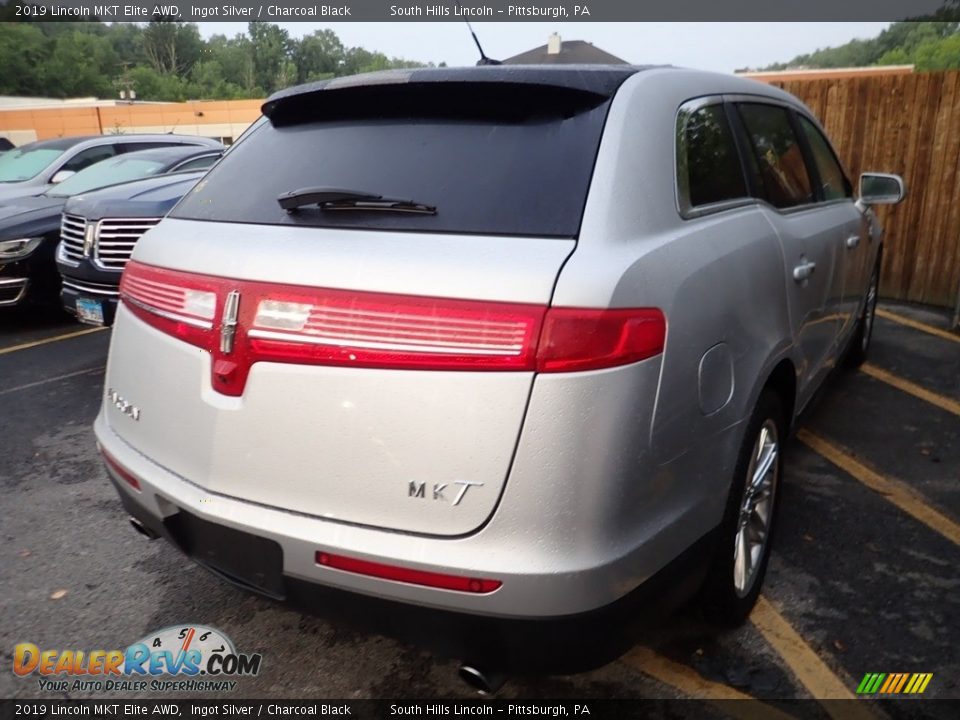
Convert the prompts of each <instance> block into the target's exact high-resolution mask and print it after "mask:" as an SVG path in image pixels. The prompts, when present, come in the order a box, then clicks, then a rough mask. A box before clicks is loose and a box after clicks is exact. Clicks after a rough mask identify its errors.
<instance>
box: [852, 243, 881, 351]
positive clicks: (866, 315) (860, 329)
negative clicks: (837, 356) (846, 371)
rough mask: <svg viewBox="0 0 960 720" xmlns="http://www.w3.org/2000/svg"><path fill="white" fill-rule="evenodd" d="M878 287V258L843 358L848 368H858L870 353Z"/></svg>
mask: <svg viewBox="0 0 960 720" xmlns="http://www.w3.org/2000/svg"><path fill="white" fill-rule="evenodd" d="M879 289H880V259H879V258H877V264H876V265H874V267H873V273H872V274H871V275H870V284H869V285H868V286H867V299H866V302H864V304H863V312H862V313H860V320H858V321H857V330H856V332H855V333H854V334H853V340H851V342H850V349H849V350H848V351H847V356H846V357H845V358H844V365H846V366H847V367H848V368H858V367H860V366H861V365H863V363H865V362H866V361H867V355H868V354H869V353H870V339H871V337H873V324H874V323H873V320H874V318H875V317H876V313H877V297H878V294H879Z"/></svg>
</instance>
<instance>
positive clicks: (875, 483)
mask: <svg viewBox="0 0 960 720" xmlns="http://www.w3.org/2000/svg"><path fill="white" fill-rule="evenodd" d="M797 438H798V439H799V440H800V441H801V442H802V443H804V444H806V445H807V446H809V447H810V448H811V449H812V450H813V451H814V452H816V453H819V454H820V455H822V456H823V457H825V458H826V459H827V460H829V461H830V462H832V463H833V464H834V465H836V466H837V467H838V468H840V469H841V470H844V471H846V472H847V473H849V474H850V475H852V476H853V477H854V478H856V479H857V480H859V481H860V482H861V483H863V484H864V485H866V486H867V487H868V488H870V489H871V490H873V491H874V492H876V493H879V494H880V495H882V496H883V497H884V498H886V499H887V500H889V501H890V502H892V503H893V504H894V505H896V506H897V507H898V508H900V509H901V510H903V511H904V512H905V513H907V514H909V515H912V516H913V517H914V518H916V519H917V520H919V521H920V522H922V523H923V524H924V525H926V526H927V527H929V528H931V529H932V530H936V531H937V532H938V533H940V534H941V535H943V536H944V537H945V538H947V540H950V541H951V542H952V543H954V544H955V545H960V525H958V524H957V523H956V522H955V521H954V520H951V519H950V518H949V517H947V516H946V515H944V514H943V513H941V512H939V511H938V510H934V509H933V508H932V507H930V506H929V505H928V504H927V503H926V501H925V500H924V499H923V498H922V497H921V496H920V495H918V494H917V493H916V492H915V491H914V490H913V488H911V487H910V486H909V485H907V484H906V483H903V482H901V481H900V480H894V479H893V478H889V477H886V476H884V475H881V474H880V473H878V472H877V471H876V470H873V469H872V468H869V467H867V466H866V465H864V464H863V463H862V462H860V461H859V460H857V459H855V458H854V457H853V455H852V453H850V452H849V451H848V450H846V449H844V448H842V447H840V446H839V445H834V444H833V443H831V442H829V441H827V440H824V439H823V438H821V437H819V436H817V435H814V434H813V433H812V432H810V431H809V430H806V429H803V428H801V429H800V430H798V431H797Z"/></svg>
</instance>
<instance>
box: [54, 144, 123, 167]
mask: <svg viewBox="0 0 960 720" xmlns="http://www.w3.org/2000/svg"><path fill="white" fill-rule="evenodd" d="M116 154H117V149H116V147H114V146H113V145H98V146H97V147H92V148H88V149H87V150H82V151H80V152H78V153H77V154H76V155H74V156H73V157H72V158H70V159H69V160H67V162H65V163H64V164H63V167H62V168H60V169H61V170H72V171H73V172H80V171H81V170H83V169H84V168H88V167H90V166H91V165H95V164H96V163H98V162H100V161H102V160H106V159H107V158H112V157H113V156H114V155H116Z"/></svg>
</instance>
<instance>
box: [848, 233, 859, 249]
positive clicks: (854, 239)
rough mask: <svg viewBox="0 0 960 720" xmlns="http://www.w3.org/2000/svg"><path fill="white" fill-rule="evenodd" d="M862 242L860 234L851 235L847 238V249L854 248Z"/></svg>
mask: <svg viewBox="0 0 960 720" xmlns="http://www.w3.org/2000/svg"><path fill="white" fill-rule="evenodd" d="M859 244H860V236H859V235H851V236H850V237H848V238H847V250H853V249H854V248H855V247H856V246H857V245H859Z"/></svg>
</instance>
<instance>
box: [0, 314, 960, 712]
mask: <svg viewBox="0 0 960 720" xmlns="http://www.w3.org/2000/svg"><path fill="white" fill-rule="evenodd" d="M947 318H948V313H946V312H942V313H941V312H939V311H931V310H929V309H922V308H914V307H910V306H898V305H889V304H888V305H885V306H884V309H883V316H881V317H880V318H878V320H877V326H876V330H875V335H874V346H873V349H872V353H871V359H870V363H869V364H868V365H867V366H866V367H865V368H864V369H862V370H860V371H853V372H850V371H843V372H837V373H836V374H835V376H834V377H833V378H832V379H831V380H830V381H829V383H828V385H827V387H826V388H825V389H824V391H823V392H822V393H821V394H820V397H819V398H818V399H817V401H816V403H815V405H814V407H813V408H812V409H811V410H810V411H809V412H808V414H807V416H806V417H805V418H804V421H803V430H801V432H800V433H799V436H798V438H797V439H795V440H793V441H792V442H791V443H790V446H789V448H788V453H789V455H788V459H787V469H786V477H785V480H784V484H783V499H782V514H781V517H780V525H779V529H778V536H777V538H776V545H775V548H774V554H773V556H772V559H771V563H770V568H769V572H768V575H767V579H766V584H765V590H764V596H763V598H762V601H761V603H760V605H759V606H758V608H757V610H756V611H755V613H754V615H753V616H752V618H751V621H750V622H748V623H747V624H746V625H744V626H743V627H742V628H739V629H737V630H732V631H722V632H721V631H717V630H716V629H714V628H711V627H709V626H707V625H705V624H704V623H703V622H702V621H701V620H700V618H699V617H698V614H697V613H696V611H695V610H694V609H683V610H680V611H679V612H678V613H677V614H676V615H674V616H673V617H671V618H670V619H669V620H668V621H666V622H665V623H663V624H662V625H661V626H659V627H657V628H656V629H654V630H651V631H650V632H649V633H648V634H647V635H645V637H644V638H643V640H642V642H641V643H640V644H639V645H638V646H637V647H636V648H634V649H633V650H632V651H630V652H628V653H627V654H626V655H624V656H623V657H622V658H620V659H619V660H617V661H615V662H613V663H611V664H609V665H607V666H605V667H603V668H601V669H599V670H596V671H593V672H589V673H584V674H580V675H574V676H563V677H542V676H541V677H537V676H530V677H515V678H511V679H510V680H509V681H508V682H507V683H506V685H505V686H504V687H503V689H502V690H501V691H500V693H499V695H500V697H504V698H511V697H523V698H641V697H642V698H691V697H692V698H700V699H701V700H711V699H729V698H742V697H753V698H759V699H761V700H764V701H766V702H767V703H768V707H769V709H770V712H771V713H774V714H775V713H776V712H781V711H782V710H783V708H782V706H781V705H778V703H779V702H780V701H781V700H785V699H792V698H818V699H824V698H830V697H837V698H851V697H854V696H855V693H856V689H857V686H858V684H860V682H861V679H862V678H863V677H864V675H865V674H866V673H874V672H878V673H879V672H883V673H900V672H906V673H933V677H932V679H931V680H930V682H929V685H928V687H927V688H926V690H925V692H924V695H923V699H935V698H941V699H943V698H952V699H960V550H958V542H960V525H958V523H960V336H953V339H951V333H948V332H946V331H945V328H946V324H947ZM938 329H939V332H937V330H938ZM109 342H110V331H109V330H91V329H90V328H86V327H84V326H81V325H77V324H76V323H75V322H73V321H72V320H70V319H69V318H66V317H62V316H59V315H58V314H51V315H49V316H46V317H35V316H31V315H29V314H20V315H18V316H14V317H11V316H9V315H8V316H4V317H0V490H2V501H0V538H2V541H3V542H2V544H0V558H2V560H0V588H2V591H0V697H5V698H9V697H16V698H38V697H60V698H63V697H74V698H81V699H82V698H89V697H95V696H97V693H83V692H69V691H68V692H60V693H52V694H51V693H50V692H49V691H47V692H44V691H42V690H41V689H40V688H39V686H38V682H37V678H36V676H33V677H28V678H18V677H15V676H14V674H13V673H12V672H11V666H12V661H13V658H12V654H13V647H14V645H16V644H17V643H23V642H32V643H35V644H36V645H38V646H40V647H46V648H61V649H63V648H88V649H110V648H122V647H126V646H127V645H129V644H130V643H131V642H133V641H135V640H137V639H139V638H141V637H143V636H145V635H146V634H147V633H149V632H151V631H155V630H158V629H159V628H164V627H167V626H171V625H177V624H182V623H201V624H204V625H209V626H213V627H216V628H219V629H220V630H222V631H224V632H225V633H226V634H227V635H229V636H230V637H231V638H232V639H233V641H234V643H235V644H236V646H237V648H238V649H240V650H242V651H244V652H257V653H262V655H263V658H264V666H263V670H262V671H261V672H260V674H259V675H258V676H257V677H255V678H247V679H244V680H243V681H242V682H241V684H240V687H239V688H238V689H237V690H236V691H235V692H233V693H231V694H230V695H229V697H231V698H242V697H251V698H252V697H259V698H264V697H276V698H354V699H358V698H403V697H407V698H424V697H443V698H473V697H475V693H474V691H472V690H471V689H470V688H468V687H467V686H466V685H464V684H462V683H461V682H460V681H459V680H458V679H457V673H456V670H457V664H456V663H455V662H454V661H452V660H444V659H439V658H436V657H433V656H431V655H430V654H428V653H427V652H425V651H423V650H420V649H418V648H415V647H411V646H408V645H404V644H401V643H399V642H396V641H394V640H391V639H388V638H384V637H380V636H376V635H368V634H364V633H362V632H358V631H355V630H353V629H351V628H347V627H341V626H338V625H335V624H332V623H330V622H328V621H325V620H324V619H322V618H320V617H314V616H307V615H302V614H299V613H297V612H294V611H292V610H290V609H288V608H285V607H283V606H281V605H277V604H275V603H273V602H271V601H269V600H266V599H262V598H260V597H255V596H252V595H249V594H247V593H244V592H242V591H240V590H238V589H236V588H234V587H232V586H230V585H228V584H226V583H224V582H222V581H220V580H218V579H217V578H215V577H213V576H212V575H210V574H209V573H207V572H206V571H204V570H202V569H200V568H198V567H197V566H195V565H193V564H192V563H191V562H189V561H187V560H186V559H185V558H184V557H182V556H181V555H180V554H179V553H178V551H176V550H175V549H174V548H173V547H171V546H170V545H168V544H166V543H165V542H163V541H157V542H149V541H147V540H145V539H144V538H143V537H141V536H140V535H138V534H136V533H135V532H134V531H133V530H132V529H131V527H130V525H129V524H128V523H127V521H126V513H124V511H123V510H122V508H121V506H120V503H119V502H118V500H117V497H116V493H115V491H114V490H113V488H112V487H111V485H110V483H109V482H108V480H107V477H106V473H105V471H104V470H103V468H102V466H101V461H100V458H99V455H98V454H97V451H96V448H95V446H94V438H93V433H92V430H91V425H92V423H93V419H94V417H95V415H96V412H97V409H98V406H99V404H100V400H101V397H102V390H103V373H104V368H105V364H106V358H107V350H108V346H109ZM144 371H145V372H148V371H149V368H145V369H144ZM101 695H102V694H101ZM144 696H151V694H150V693H145V694H144ZM153 696H157V695H156V694H154V695H153ZM214 696H215V695H211V694H207V695H204V697H214ZM224 697H227V696H226V695H225V696H224ZM921 701H922V699H921V700H918V702H921ZM850 707H851V706H850V705H846V706H844V708H845V709H844V710H843V711H842V712H841V711H839V710H834V709H831V707H830V705H829V703H825V704H824V705H823V707H822V714H823V716H824V717H830V716H833V717H834V718H837V717H838V716H843V717H848V716H849V717H855V716H858V715H857V713H855V714H854V715H848V709H847V708H850ZM930 707H933V705H930ZM778 708H779V709H778ZM863 708H867V709H868V710H869V711H870V713H873V715H872V716H876V717H883V716H884V714H886V715H889V716H891V717H896V716H897V715H898V711H896V710H895V709H894V706H893V705H890V706H884V705H883V704H882V703H874V704H871V705H870V706H869V707H868V706H867V705H865V704H863V703H860V704H858V706H857V708H855V709H857V710H858V713H859V711H860V709H863ZM941 709H942V707H941ZM787 712H788V715H789V708H787ZM705 713H706V714H707V715H709V713H708V712H706V711H705ZM861 716H862V715H861ZM938 716H939V715H938ZM943 716H944V717H946V715H943Z"/></svg>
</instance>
